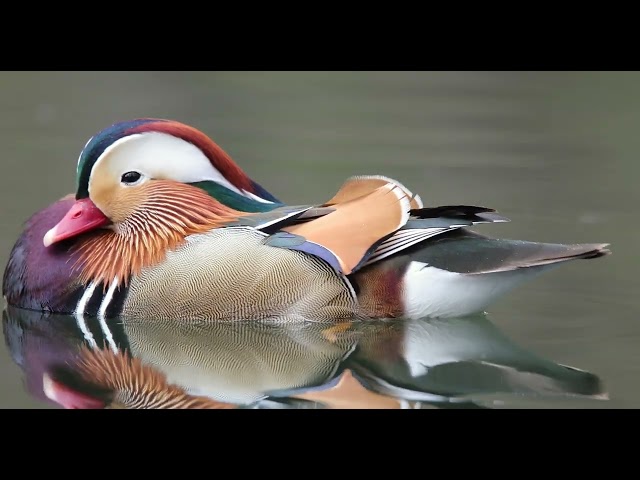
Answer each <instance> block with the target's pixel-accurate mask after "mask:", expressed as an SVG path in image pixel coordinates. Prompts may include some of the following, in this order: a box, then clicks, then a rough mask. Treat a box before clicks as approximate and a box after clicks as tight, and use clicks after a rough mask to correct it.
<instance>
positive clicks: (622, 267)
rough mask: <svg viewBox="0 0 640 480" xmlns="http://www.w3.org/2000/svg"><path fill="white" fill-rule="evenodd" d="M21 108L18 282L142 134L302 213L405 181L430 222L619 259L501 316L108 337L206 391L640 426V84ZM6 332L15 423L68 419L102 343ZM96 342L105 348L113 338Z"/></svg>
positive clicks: (8, 159) (330, 84)
mask: <svg viewBox="0 0 640 480" xmlns="http://www.w3.org/2000/svg"><path fill="white" fill-rule="evenodd" d="M0 87H1V88H0V107H1V108H0V142H1V145H2V152H3V156H2V168H3V174H2V175H0V182H1V187H2V188H0V196H1V197H0V205H1V206H2V207H1V208H2V210H1V215H0V219H1V220H2V228H0V260H1V262H0V263H1V264H2V266H3V268H4V265H6V262H7V259H8V254H9V251H10V249H11V246H12V245H13V242H14V241H15V239H16V238H17V236H18V234H19V232H20V230H21V224H22V222H23V221H24V220H25V219H26V218H27V217H28V216H29V215H31V214H32V213H33V212H34V211H36V210H38V209H40V208H42V207H44V206H45V205H47V204H49V203H51V202H52V201H54V200H56V199H58V198H59V197H61V196H62V195H64V194H66V193H69V192H72V191H73V188H74V172H75V162H76V159H77V157H78V154H79V152H80V150H81V148H82V146H83V145H84V144H85V142H86V141H87V140H88V138H89V137H90V136H91V135H93V134H94V133H96V132H97V131H98V130H100V129H102V128H104V127H105V126H107V125H109V124H111V123H113V122H115V121H118V120H123V119H129V118H135V117H141V116H155V117H164V118H173V119H176V120H180V121H183V122H186V123H189V124H192V125H194V126H196V127H198V128H200V129H201V130H203V131H204V132H206V133H207V134H209V135H210V136H211V137H212V138H214V139H215V140H216V141H217V142H218V143H219V144H220V145H221V146H222V147H223V148H224V149H225V150H227V152H229V153H230V154H231V155H232V157H234V158H235V159H236V161H237V162H238V163H239V164H240V165H241V166H242V167H243V168H244V169H245V170H246V171H247V172H248V173H249V175H250V176H252V177H253V178H254V179H256V180H258V181H259V182H260V183H261V184H263V185H264V186H265V187H266V188H267V189H269V190H271V191H272V192H273V193H275V194H276V195H277V196H279V197H280V198H281V199H282V200H284V201H287V202H289V203H318V202H321V201H323V200H326V199H327V198H329V197H330V196H331V195H333V192H334V191H335V190H336V189H337V188H338V187H339V185H340V184H341V183H342V181H343V180H344V179H345V178H346V177H348V176H350V175H354V174H363V173H370V174H384V175H388V176H392V177H395V178H397V179H398V180H400V181H402V182H403V183H405V184H406V185H407V186H408V187H409V188H410V189H412V190H413V191H416V192H419V193H420V194H421V196H422V198H423V200H424V201H425V203H427V204H431V205H433V204H472V205H485V206H489V207H493V208H496V209H498V210H499V212H500V213H502V214H504V215H505V216H507V217H509V218H511V219H512V222H511V223H508V224H499V225H493V226H487V227H485V228H481V229H480V228H479V229H478V231H481V232H483V233H487V234H491V235H495V236H498V237H504V238H521V239H527V240H537V241H549V242H567V243H574V242H576V243H577V242H609V243H611V244H612V246H611V248H612V250H613V252H614V254H613V255H611V256H608V257H605V258H602V259H598V260H594V261H588V262H585V261H577V262H573V263H571V264H567V265H564V266H562V267H561V268H559V269H557V270H555V271H552V272H549V273H547V274H545V275H544V276H542V277H540V278H539V279H537V280H534V281H532V282H531V283H529V284H528V285H526V286H524V287H521V288H520V289H519V290H517V291H515V292H513V293H511V294H509V295H508V296H506V297H504V299H503V300H501V301H500V302H498V303H496V304H495V305H494V306H493V307H491V308H490V310H489V314H488V316H487V317H484V316H478V317H472V318H467V319H455V320H448V321H440V320H431V321H414V322H397V323H396V324H393V325H392V324H389V323H388V322H387V323H385V322H375V323H371V324H367V325H362V324H349V325H345V326H342V327H340V328H337V329H336V328H333V329H332V328H331V326H330V325H319V324H311V325H305V326H301V325H291V324H288V323H282V324H278V325H267V326H264V325H233V324H223V325H216V326H212V327H209V328H201V327H198V328H196V327H194V326H193V325H191V326H189V325H187V326H182V327H179V326H176V327H174V328H175V329H176V330H175V331H167V330H163V329H162V328H160V327H158V326H157V325H155V324H153V323H152V322H151V323H149V324H145V323H144V322H142V321H139V322H136V323H135V324H130V323H127V322H116V323H114V324H113V325H108V326H107V327H108V328H109V330H108V331H109V332H111V331H113V332H114V333H113V334H112V336H113V339H114V342H118V343H120V344H121V345H125V346H126V347H127V348H129V349H130V351H131V353H132V354H133V355H134V356H138V357H140V358H141V359H142V360H144V361H145V362H147V363H148V364H149V365H152V366H153V367H154V368H156V369H158V370H160V371H162V372H164V373H166V374H167V375H168V378H169V379H170V380H171V381H173V382H175V383H177V384H179V385H181V386H182V387H183V388H185V389H187V390H189V391H190V392H196V393H198V394H206V395H208V396H211V397H212V398H216V399H217V400H219V401H229V402H234V403H240V404H243V405H248V406H255V407H260V408H262V407H264V408H269V407H283V406H294V407H318V406H321V405H325V406H326V405H328V406H346V405H347V404H349V405H351V406H363V405H378V406H388V407H393V408H399V407H407V406H408V407H411V408H425V407H432V406H444V405H449V406H451V405H458V406H459V405H462V406H472V405H475V406H485V407H487V406H488V407H492V408H504V407H529V406H551V407H568V408H573V407H583V406H584V407H598V408H601V407H605V408H607V407H639V406H640V386H639V384H638V378H639V376H640V349H638V348H637V345H638V343H639V341H640V317H639V314H640V300H638V298H637V292H638V284H639V282H640V281H639V280H638V276H637V275H636V272H637V270H638V260H637V254H636V253H635V251H633V250H632V248H633V247H636V246H637V245H638V244H639V240H640V238H639V231H640V229H639V227H638V226H637V224H636V220H637V213H636V212H635V208H636V205H637V203H638V200H640V194H639V193H638V188H637V186H636V183H637V181H636V179H637V178H638V174H639V173H640V166H639V165H640V162H638V160H637V159H636V156H637V155H639V154H640V135H638V134H637V133H636V130H637V126H638V125H640V75H639V74H636V73H577V72H570V73H526V72H518V73H470V72H462V73H429V72H421V73H412V72H403V73H392V72H382V73H380V72H378V73H372V72H343V73H314V72H305V73H254V72H242V73H214V72H212V73H207V72H190V73H179V72H169V73H155V72H134V73H126V72H97V73H92V72H86V73H83V72H73V73H55V72H52V73H46V72H45V73H40V72H26V73H10V72H3V73H0ZM3 315H4V316H3V329H4V335H5V345H2V346H0V382H2V383H0V385H2V388H1V389H0V407H4V408H16V407H21V408H43V407H45V408H46V407H48V406H51V405H50V404H49V403H48V402H46V401H45V400H43V399H42V394H41V391H38V388H37V384H38V381H37V380H34V379H38V378H41V373H42V371H43V368H46V367H47V365H49V364H50V362H52V361H57V360H56V359H61V358H62V359H64V358H66V356H68V355H72V354H73V353H74V352H75V351H77V349H78V348H79V346H80V345H81V343H82V342H83V341H86V335H85V334H83V333H82V332H81V331H80V330H79V329H78V326H77V323H76V322H75V320H74V319H70V318H66V317H42V316H41V315H39V314H35V313H32V312H24V311H19V310H6V311H5V312H4V314H3ZM87 328H88V329H89V332H90V333H92V335H93V336H94V337H95V341H96V342H102V341H103V340H105V338H106V337H105V335H104V331H103V330H104V329H103V328H101V327H100V325H94V324H91V322H90V321H89V324H88V325H87ZM194 328H196V329H195V330H194ZM101 332H102V333H101ZM194 332H197V335H195V334H194ZM153 342H162V345H164V346H165V347H164V348H162V349H161V350H160V351H162V352H164V353H163V356H158V355H156V354H154V353H153V352H154V351H158V350H157V349H156V350H154V349H152V348H151V347H152V345H153ZM179 342H183V344H185V345H191V346H192V349H191V350H190V349H189V348H178V345H180V343H179ZM271 344H278V345H281V348H279V349H278V350H277V351H275V349H272V348H266V346H267V345H271ZM108 346H109V342H107V347H108ZM145 346H146V347H145ZM171 346H173V348H170V347H171ZM563 365H568V366H571V367H574V368H567V367H564V366H563ZM40 388H41V385H40ZM605 392H606V394H608V397H609V400H602V398H603V397H606V395H604V393H605ZM452 397H455V400H456V402H457V403H451V401H450V400H451V398H452ZM317 402H320V403H317ZM345 402H347V403H345Z"/></svg>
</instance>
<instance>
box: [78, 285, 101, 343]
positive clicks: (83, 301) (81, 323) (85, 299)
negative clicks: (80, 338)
mask: <svg viewBox="0 0 640 480" xmlns="http://www.w3.org/2000/svg"><path fill="white" fill-rule="evenodd" d="M95 289H96V284H95V283H94V282H91V283H90V284H89V286H88V287H87V288H86V290H85V291H84V293H83V294H82V296H81V297H80V300H78V304H77V305H76V309H75V310H74V312H73V316H74V317H75V319H76V323H77V324H78V328H79V329H80V331H81V332H82V334H83V335H84V338H85V340H86V341H87V342H89V345H91V348H95V347H96V346H97V345H96V341H95V339H94V338H93V335H92V334H91V332H90V331H89V329H88V328H87V323H86V322H85V320H84V310H85V308H86V307H87V303H89V300H90V299H91V296H92V295H93V292H94V290H95Z"/></svg>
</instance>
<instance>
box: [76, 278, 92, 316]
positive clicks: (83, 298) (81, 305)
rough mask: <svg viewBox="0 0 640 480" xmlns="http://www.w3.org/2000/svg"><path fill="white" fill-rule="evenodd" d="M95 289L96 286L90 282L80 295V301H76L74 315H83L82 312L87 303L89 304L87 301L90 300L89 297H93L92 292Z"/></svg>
mask: <svg viewBox="0 0 640 480" xmlns="http://www.w3.org/2000/svg"><path fill="white" fill-rule="evenodd" d="M95 289H96V284H95V283H94V282H91V283H90V284H89V286H88V287H87V289H86V290H85V291H84V293H83V294H82V296H81V297H80V300H78V304H77V305H76V309H75V311H74V313H76V314H78V313H79V314H80V315H83V314H84V310H85V308H86V307H87V303H89V300H90V299H91V296H92V295H93V291H94V290H95Z"/></svg>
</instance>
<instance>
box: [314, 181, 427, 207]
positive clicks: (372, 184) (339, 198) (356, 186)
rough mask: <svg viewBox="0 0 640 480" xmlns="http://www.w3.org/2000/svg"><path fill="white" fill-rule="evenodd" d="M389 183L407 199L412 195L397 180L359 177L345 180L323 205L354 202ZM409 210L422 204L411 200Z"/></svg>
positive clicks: (413, 199)
mask: <svg viewBox="0 0 640 480" xmlns="http://www.w3.org/2000/svg"><path fill="white" fill-rule="evenodd" d="M390 183H392V184H393V185H395V186H397V187H398V188H400V189H401V190H403V191H404V192H405V193H406V194H407V196H408V197H411V196H412V193H411V192H410V191H409V190H407V188H406V187H405V186H404V185H402V184H401V183H400V182H398V181H397V180H394V179H391V178H387V177H383V176H380V175H360V176H355V177H351V178H349V179H347V180H346V181H345V182H344V183H343V184H342V186H341V187H340V190H338V192H337V193H336V194H335V195H334V196H333V198H331V200H329V201H328V202H326V203H325V205H335V204H336V203H345V202H348V201H350V200H355V199H356V198H360V197H363V196H364V195H367V194H369V193H371V192H373V191H374V190H376V189H377V188H380V187H384V186H385V185H388V184H390ZM411 208H412V209H418V208H422V204H421V203H418V201H417V200H416V198H412V199H411Z"/></svg>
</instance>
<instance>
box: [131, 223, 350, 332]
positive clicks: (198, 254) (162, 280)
mask: <svg viewBox="0 0 640 480" xmlns="http://www.w3.org/2000/svg"><path fill="white" fill-rule="evenodd" d="M264 238H265V237H264V235H263V234H262V233H260V232H258V231H255V230H252V229H247V228H242V227H233V228H224V229H218V230H213V231H211V232H208V233H205V234H199V235H192V236H191V237H189V238H188V241H187V242H186V243H185V244H184V245H183V246H181V247H180V248H178V249H177V250H175V251H173V252H169V253H168V255H167V258H166V261H165V262H163V263H162V264H161V265H157V266H154V267H150V268H147V269H145V270H143V271H142V272H141V274H140V275H138V276H136V277H134V278H132V280H131V283H130V287H129V291H128V294H127V298H126V299H125V302H124V305H123V310H122V315H125V316H144V317H159V318H194V319H210V320H252V319H264V318H274V317H281V316H284V315H286V316H288V317H300V318H301V319H307V320H334V319H335V320H339V319H344V318H351V317H352V316H353V315H354V314H355V312H357V309H358V307H357V302H356V300H355V298H354V295H353V292H352V290H351V288H350V287H349V286H348V285H347V284H346V282H345V280H344V279H343V278H341V277H340V276H339V275H338V274H336V273H335V271H334V270H333V269H332V268H331V267H330V266H328V265H327V264H326V263H324V262H323V261H321V260H319V259H316V258H314V257H311V256H309V255H306V254H304V253H300V252H296V251H291V250H286V249H281V248H275V247H270V246H266V245H264V244H263V243H262V241H263V239H264Z"/></svg>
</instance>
